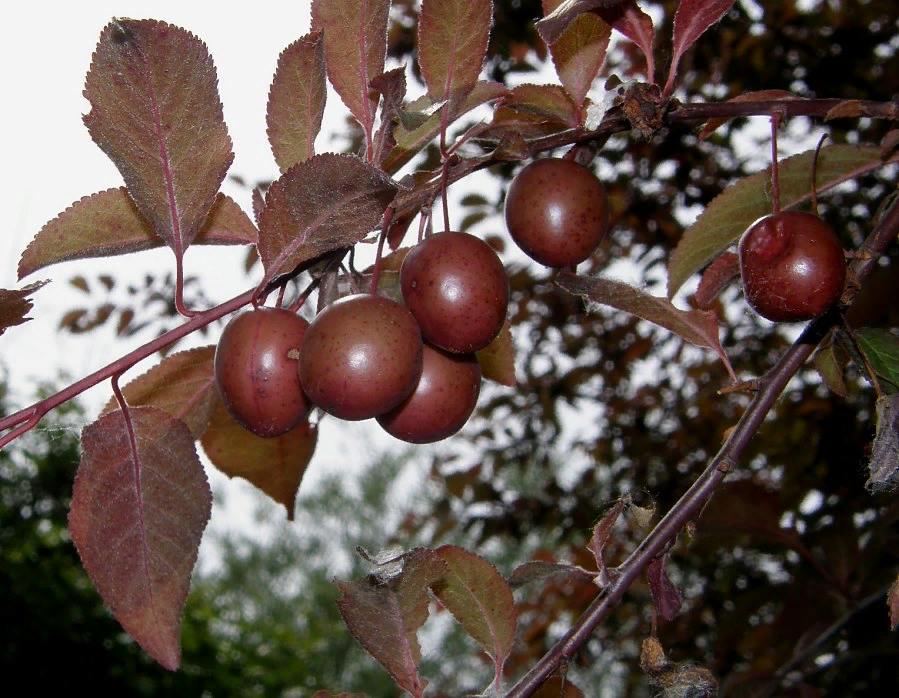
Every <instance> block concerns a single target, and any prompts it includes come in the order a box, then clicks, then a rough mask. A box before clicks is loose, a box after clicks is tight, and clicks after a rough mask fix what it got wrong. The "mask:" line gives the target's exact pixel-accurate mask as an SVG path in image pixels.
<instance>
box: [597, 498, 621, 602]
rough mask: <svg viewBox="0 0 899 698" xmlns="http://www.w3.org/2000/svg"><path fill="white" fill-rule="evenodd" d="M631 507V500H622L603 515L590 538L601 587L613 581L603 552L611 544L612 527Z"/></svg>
mask: <svg viewBox="0 0 899 698" xmlns="http://www.w3.org/2000/svg"><path fill="white" fill-rule="evenodd" d="M629 505H630V499H629V498H628V497H622V498H620V499H619V500H618V501H617V502H615V505H614V506H613V507H612V508H611V509H609V511H607V512H606V513H605V514H603V517H602V518H601V519H600V520H599V521H598V522H597V524H596V525H595V526H594V527H593V535H592V536H591V537H590V543H589V544H588V546H587V548H588V549H589V550H590V552H591V553H593V559H594V560H595V561H596V569H597V570H599V572H598V573H597V575H596V579H597V582H598V583H599V585H600V586H606V585H607V584H609V583H610V582H611V581H612V580H611V579H609V571H608V569H607V568H606V563H605V560H604V559H603V551H604V550H605V547H606V543H608V542H609V536H611V535H612V527H613V526H614V525H615V522H616V521H618V517H619V516H621V512H622V511H624V510H625V508H626V507H628V506H629Z"/></svg>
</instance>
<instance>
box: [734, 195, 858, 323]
mask: <svg viewBox="0 0 899 698" xmlns="http://www.w3.org/2000/svg"><path fill="white" fill-rule="evenodd" d="M738 251H739V257H740V278H741V280H742V283H743V293H744V295H745V297H746V302H747V303H749V305H750V307H751V308H752V309H753V310H755V312H757V313H758V314H759V315H761V316H762V317H764V318H767V319H768V320H771V321H773V322H801V321H805V320H811V319H812V318H814V317H817V316H818V315H820V314H821V313H823V312H824V311H825V310H827V308H829V307H830V306H831V305H832V304H833V303H834V302H835V301H836V300H837V299H838V298H839V297H840V294H841V293H842V291H843V284H844V283H845V281H846V257H845V255H844V253H843V248H842V247H841V246H840V241H839V239H838V238H837V236H836V234H835V233H834V232H833V230H832V229H831V228H830V226H828V225H827V224H826V223H825V222H824V221H822V220H821V219H820V218H818V217H817V216H815V215H813V214H811V213H805V212H803V211H781V212H780V213H771V214H768V215H767V216H762V217H761V218H759V219H758V220H757V221H756V222H755V223H753V224H752V225H751V226H749V228H748V229H747V230H746V232H745V233H743V235H742V237H741V238H740V243H739V246H738Z"/></svg>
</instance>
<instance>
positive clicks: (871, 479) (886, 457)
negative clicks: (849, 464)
mask: <svg viewBox="0 0 899 698" xmlns="http://www.w3.org/2000/svg"><path fill="white" fill-rule="evenodd" d="M876 411H877V427H876V431H875V432H874V443H873V444H872V446H871V460H870V462H869V463H868V480H867V482H865V487H867V488H868V490H870V491H871V492H891V491H892V490H894V489H896V484H897V482H899V393H894V394H892V395H881V396H880V397H879V398H877V403H876Z"/></svg>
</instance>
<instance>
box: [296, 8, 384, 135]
mask: <svg viewBox="0 0 899 698" xmlns="http://www.w3.org/2000/svg"><path fill="white" fill-rule="evenodd" d="M389 10H390V0H313V2H312V30H313V31H320V30H324V35H325V39H324V41H325V63H326V65H327V70H328V78H329V79H330V80H331V84H332V85H333V86H334V89H335V90H336V92H337V94H339V95H340V98H341V99H342V100H343V103H344V104H345V105H346V107H347V109H349V110H350V113H351V114H352V115H353V116H354V117H356V120H357V121H358V122H359V123H360V124H362V127H363V128H364V129H365V132H366V133H369V134H370V133H371V131H372V128H373V127H374V123H375V110H376V109H377V106H378V93H377V92H376V91H375V90H373V89H371V87H370V83H371V81H372V80H373V79H374V78H375V77H376V76H378V75H380V74H381V73H383V72H384V59H385V57H386V55H387V17H388V12H389Z"/></svg>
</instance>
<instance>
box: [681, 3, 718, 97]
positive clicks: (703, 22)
mask: <svg viewBox="0 0 899 698" xmlns="http://www.w3.org/2000/svg"><path fill="white" fill-rule="evenodd" d="M733 4H734V0H680V3H679V4H678V6H677V11H676V12H675V13H674V53H673V55H672V56H671V68H670V71H669V73H668V82H667V84H666V85H665V94H666V95H670V94H671V89H672V88H673V86H674V79H675V77H676V76H677V66H678V63H680V59H681V56H683V55H684V52H685V51H686V50H687V49H688V48H690V47H691V46H692V45H693V44H695V43H696V40H697V39H698V38H699V37H700V36H702V35H703V33H705V31H706V30H707V29H708V28H709V27H711V26H712V25H713V24H714V23H715V22H717V21H718V20H719V19H721V18H722V17H723V16H724V15H725V14H726V13H727V11H728V10H729V9H730V8H731V7H733Z"/></svg>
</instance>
